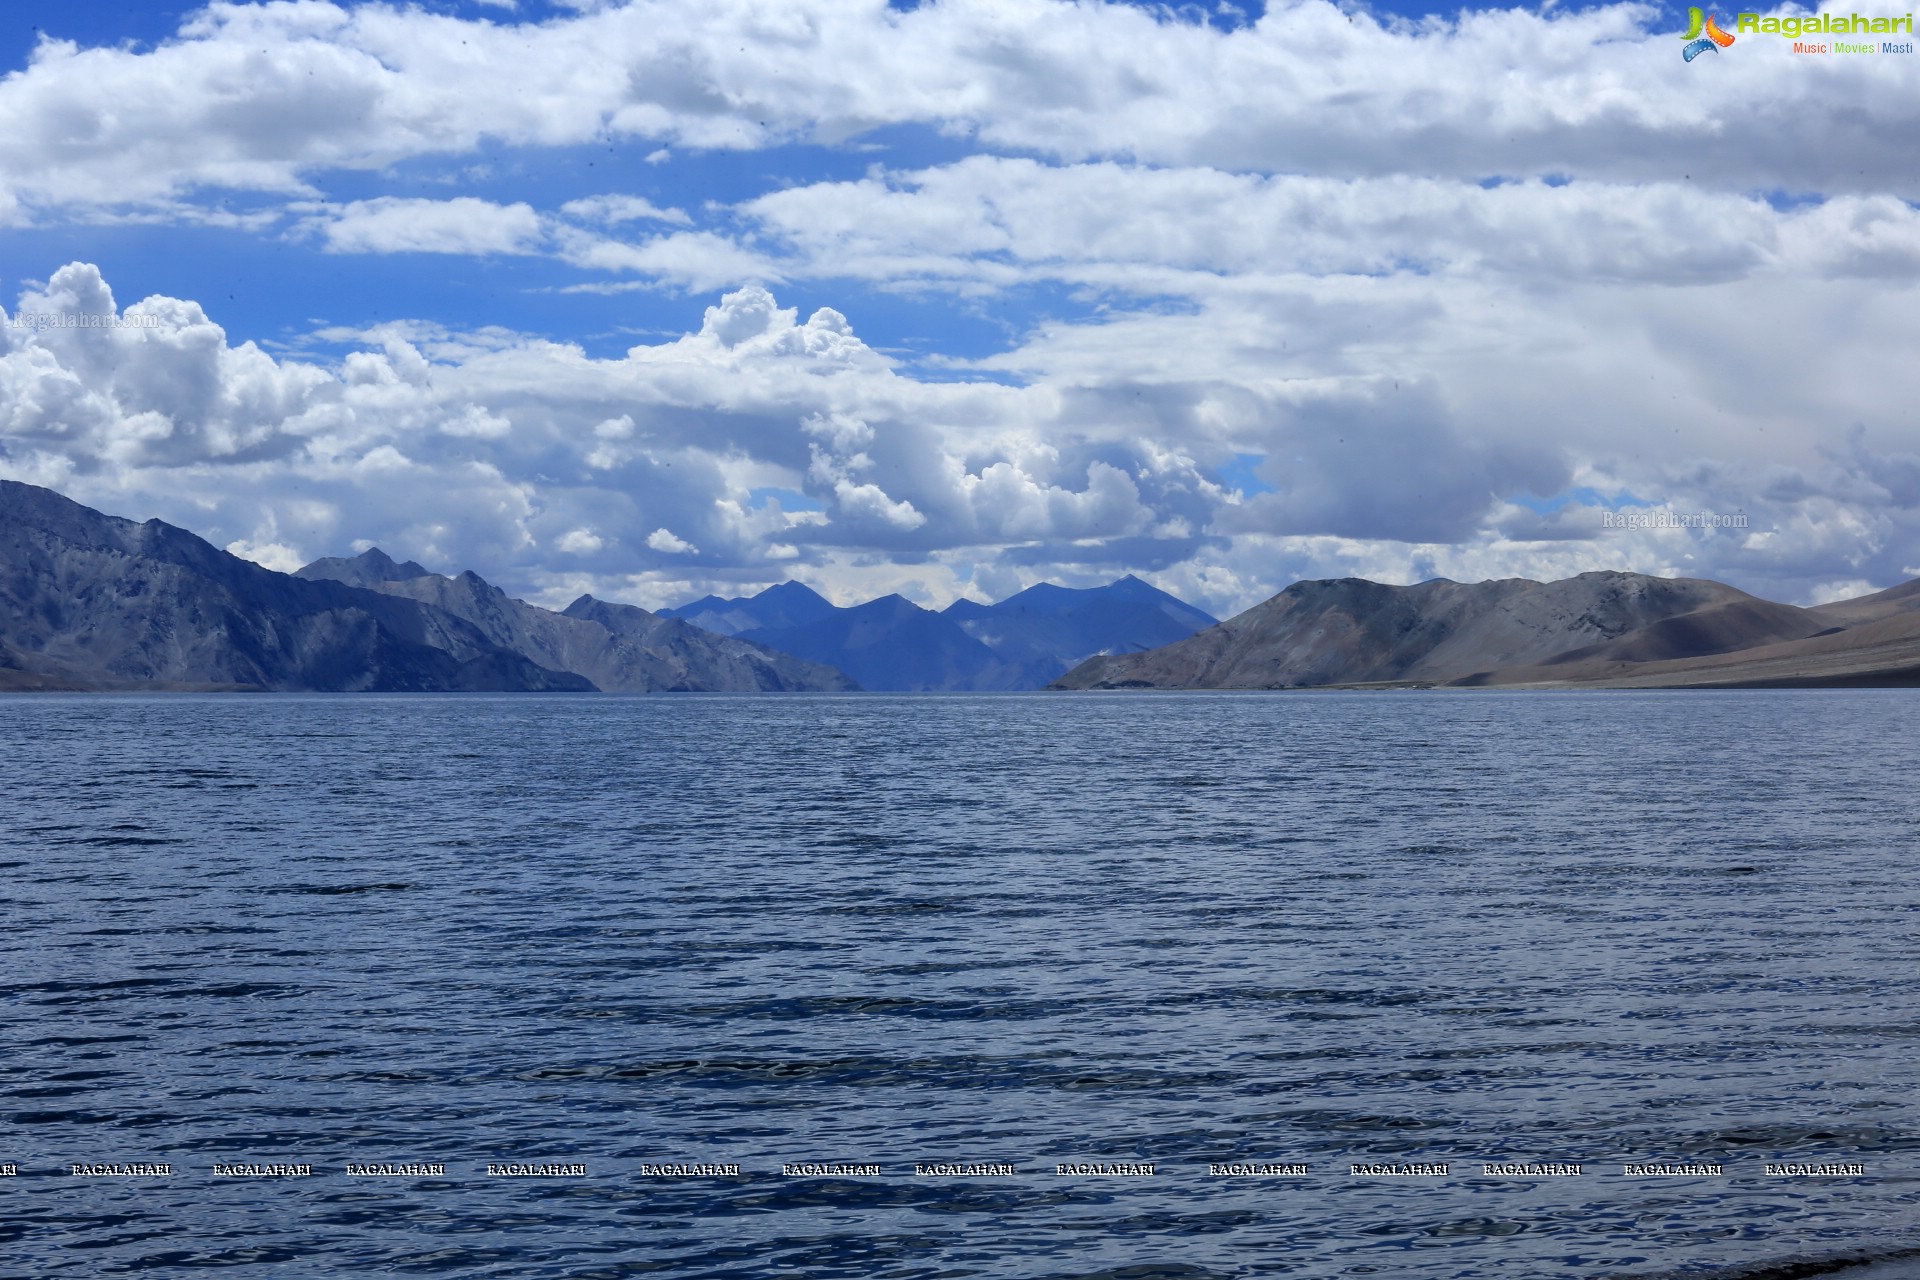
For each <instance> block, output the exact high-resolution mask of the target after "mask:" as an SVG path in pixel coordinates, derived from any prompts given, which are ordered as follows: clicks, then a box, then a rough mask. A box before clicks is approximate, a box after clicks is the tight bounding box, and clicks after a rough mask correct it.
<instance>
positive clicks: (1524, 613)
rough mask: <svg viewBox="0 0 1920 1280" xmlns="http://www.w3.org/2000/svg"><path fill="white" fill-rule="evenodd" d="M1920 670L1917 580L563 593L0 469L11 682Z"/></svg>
mask: <svg viewBox="0 0 1920 1280" xmlns="http://www.w3.org/2000/svg"><path fill="white" fill-rule="evenodd" d="M1049 682H1051V686H1050V687H1053V688H1060V689H1115V688H1199V689H1279V688H1315V687H1329V686H1372V687H1381V686H1386V687H1406V686H1452V687H1487V686H1497V687H1587V688H1689V687H1767V686H1819V685H1841V686H1843V685H1876V686H1877V685H1920V579H1916V580H1914V581H1912V582H1908V583H1905V584H1903V585H1901V586H1897V587H1894V588H1891V589H1889V590H1886V591H1881V592H1877V593H1875V594H1872V595H1867V596H1861V597H1858V598H1856V599H1851V600H1842V601H1838V602H1835V603H1832V604H1825V605H1819V606H1816V607H1812V608H1801V607H1798V606H1794V605H1785V604H1778V603H1775V602H1773V601H1769V600H1763V599H1761V598H1759V597H1757V596H1753V595H1749V594H1747V593H1746V592H1743V591H1740V590H1737V589H1736V588H1734V587H1730V586H1727V585H1725V584H1723V583H1718V582H1709V581H1705V580H1701V579H1691V578H1655V577H1649V576H1647V575H1644V574H1636V573H1621V572H1597V573H1583V574H1581V575H1579V576H1578V577H1574V578H1567V579H1564V580H1561V581H1557V582H1535V581H1532V580H1530V579H1525V578H1508V579H1500V580H1496V581H1490V582H1479V583H1460V582H1451V581H1448V580H1445V579H1436V580H1434V581H1431V582H1423V583H1419V584H1416V585H1413V586H1389V585H1384V584H1381V583H1377V582H1368V581H1365V580H1363V579H1357V578H1346V579H1340V580H1335V581H1315V582H1298V583H1295V584H1294V585H1292V586H1290V587H1288V588H1287V589H1286V590H1284V591H1282V592H1280V593H1279V594H1278V595H1275V596H1273V597H1272V598H1271V599H1269V600H1266V601H1265V602H1263V603H1261V604H1259V605H1256V606H1254V607H1253V608H1252V609H1249V610H1247V611H1245V612H1243V613H1241V614H1238V615H1236V616H1234V617H1232V618H1229V619H1228V620H1227V621H1225V622H1215V621H1214V620H1213V619H1212V618H1210V617H1208V616H1207V615H1206V614H1204V613H1202V612H1201V611H1200V610H1198V609H1195V608H1193V607H1192V606H1191V605H1188V604H1186V603H1184V602H1182V601H1180V600H1178V599H1176V598H1175V597H1173V596H1170V595H1168V594H1167V593H1165V592H1163V591H1160V590H1158V589H1157V588H1155V587H1152V586H1150V585H1148V584H1147V583H1145V582H1142V581H1140V580H1139V579H1138V578H1133V577H1126V578H1122V579H1120V580H1118V581H1117V582H1113V583H1110V584H1108V585H1106V586H1104V587H1094V588H1085V589H1071V588H1066V587H1058V586H1053V585H1050V584H1042V585H1040V586H1036V587H1030V588H1028V589H1027V590H1025V591H1022V592H1020V593H1019V594H1017V595H1015V596H1012V597H1009V598H1008V599H1006V600H1002V601H1000V602H999V603H997V604H980V603H978V602H975V601H968V600H962V601H959V602H957V603H955V604H953V605H951V606H949V607H948V608H946V609H944V610H941V611H938V612H936V611H933V610H929V609H923V608H921V607H919V606H918V605H915V604H913V603H911V602H910V601H907V600H904V599H902V598H901V597H899V596H897V595H895V596H886V597H882V598H881V599H878V600H871V601H868V602H867V603H865V604H861V605H855V606H852V607H848V608H841V607H837V606H835V605H833V604H832V603H831V602H829V601H827V600H826V599H824V598H822V597H821V596H820V595H818V594H817V593H815V592H813V591H812V590H810V589H809V588H807V587H805V586H802V585H801V584H799V583H793V582H788V583H782V584H781V585H779V586H776V587H770V588H768V589H767V590H765V591H762V592H760V593H759V594H758V595H754V596H750V597H742V598H738V599H730V600H724V599H720V598H718V597H713V596H709V597H707V598H706V599H704V600H699V601H695V602H694V603H692V604H689V605H684V606H681V607H680V608H678V609H673V610H665V611H662V612H660V613H650V612H648V611H647V610H645V609H640V608H636V607H634V606H632V605H624V604H612V603H608V602H606V601H601V600H596V599H594V598H593V597H592V596H582V597H580V598H579V599H578V600H575V601H574V602H573V603H572V604H571V605H569V606H568V607H567V608H566V609H565V610H564V611H561V612H554V611H552V610H548V609H542V608H538V607H536V606H534V605H531V604H528V603H526V602H525V601H522V600H517V599H514V598H512V597H510V596H508V595H507V594H506V593H505V592H504V591H502V590H500V589H499V588H498V587H495V586H493V585H491V584H490V583H488V582H487V581H486V580H484V579H483V578H480V577H479V576H477V575H476V574H473V573H471V572H467V573H461V574H458V575H455V576H451V577H449V576H443V575H441V574H437V573H433V572H431V571H430V570H428V569H426V568H424V567H422V566H421V565H419V564H415V563H413V562H410V561H409V562H406V563H398V562H396V561H394V560H393V559H392V558H391V557H389V556H387V555H385V554H384V553H382V552H381V551H379V550H378V549H377V548H375V549H370V550H368V551H366V552H364V553H362V554H361V555H358V556H355V557H352V558H340V559H327V560H318V561H315V562H314V563H312V564H310V565H308V566H306V567H305V568H304V569H301V570H300V571H299V572H298V573H296V574H285V573H277V572H274V571H272V570H270V569H266V568H263V567H261V566H260V565H257V564H254V563H253V562H251V561H248V560H243V559H240V558H239V557H237V556H233V555H230V554H228V553H226V552H224V551H221V550H219V549H218V548H216V547H214V546H212V545H211V544H209V543H207V542H205V541H203V540H202V539H200V538H198V537H196V536H194V535H193V534H191V533H188V532H187V531H185V530H183V529H178V528H175V527H173V526H171V525H168V524H164V523H162V522H160V521H158V520H149V521H147V522H145V523H144V524H137V523H135V522H133V521H131V520H124V519H120V518H118V517H114V516H107V515H103V514H101V513H100V512H97V511H94V510H91V509H90V508H87V507H84V506H82V505H80V504H79V503H76V502H73V501H71V500H69V499H67V498H64V497H62V496H61V495H59V494H57V493H55V492H53V491H52V490H48V489H41V488H36V487H34V486H31V485H25V484H18V483H14V482H11V481H0V691H6V690H29V689H223V690H225V689H233V690H239V689H252V690H328V691H359V690H392V691H408V690H413V691H449V690H466V691H479V690H502V691H506V690H543V691H579V692H588V691H592V690H596V689H598V690H608V691H631V692H651V691H665V690H686V691H698V690H709V691H771V690H793V691H807V690H849V689H853V688H856V687H865V688H868V689H876V690H878V689H902V690H931V689H955V690H1004V689H1031V688H1038V687H1042V686H1045V685H1048V684H1049Z"/></svg>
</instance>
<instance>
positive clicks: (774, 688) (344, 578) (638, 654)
mask: <svg viewBox="0 0 1920 1280" xmlns="http://www.w3.org/2000/svg"><path fill="white" fill-rule="evenodd" d="M295 576H296V577H299V578H303V579H308V580H320V579H330V580H334V581H340V582H346V583H351V584H354V585H356V586H361V587H364V588H366V589H368V590H372V591H378V592H380V593H382V594H384V595H388V596H394V597H399V598H403V599H407V600H413V601H416V602H418V603H420V604H423V605H429V606H431V607H433V608H434V609H436V610H439V611H441V612H444V613H448V614H451V615H453V616H454V617H456V618H459V619H461V620H463V621H465V622H467V623H468V624H470V625H472V626H473V627H474V628H476V629H477V630H478V631H479V633H480V634H481V635H483V636H485V637H486V638H487V639H488V641H490V642H491V643H493V644H495V645H498V646H499V647H501V648H503V649H507V650H510V651H512V652H515V653H520V654H524V655H526V656H527V657H528V658H529V659H531V660H533V661H535V662H538V663H540V664H542V665H543V666H547V667H551V668H553V669H554V670H556V671H569V672H572V673H574V674H575V675H578V676H581V677H583V678H585V679H587V680H590V681H592V682H593V684H594V686H595V687H596V688H598V689H601V690H603V691H605V692H608V693H659V692H678V693H684V692H708V693H715V692H791V691H800V690H845V689H852V688H855V687H856V686H855V685H854V683H853V682H852V681H851V680H849V679H847V677H846V676H844V675H842V674H841V673H840V672H838V671H836V670H834V669H833V668H831V667H826V666H821V665H819V664H816V663H811V662H807V661H804V660H802V659H799V658H795V657H792V656H790V655H788V654H785V653H779V652H775V651H773V650H770V649H767V648H764V647H762V646H760V645H756V644H753V643H751V642H749V641H746V640H739V639H735V638H733V637H729V636H717V635H714V634H713V633H711V632H708V631H703V630H701V629H700V628H698V627H695V626H693V625H691V624H690V623H687V622H683V621H681V620H680V619H678V618H663V617H659V616H657V615H655V614H651V613H648V612H647V611H646V610H645V609H641V608H637V607H635V606H633V605H612V604H607V603H605V602H604V601H600V600H596V599H594V598H593V597H592V596H581V597H580V598H579V599H578V600H576V601H574V602H573V603H572V604H571V605H569V606H568V607H567V609H566V611H565V612H564V613H555V612H553V611H552V610H550V609H542V608H539V607H537V606H535V605H530V604H528V603H526V602H525V601H524V600H516V599H514V598H513V597H511V596H509V595H508V594H507V593H506V592H504V591H502V590H501V589H500V588H498V587H496V586H494V585H493V584H491V583H489V582H488V581H487V580H486V579H484V578H482V577H480V576H479V575H478V574H476V573H473V572H472V571H468V572H465V573H462V574H460V575H458V576H457V577H451V578H449V577H444V576H442V575H440V574H437V573H432V572H430V571H428V570H426V569H423V568H421V567H420V566H419V565H417V564H414V563H413V562H412V561H408V562H407V563H406V564H396V563H394V561H393V559H392V558H391V557H389V556H388V555H386V554H385V553H384V552H382V551H381V550H380V549H379V548H378V547H375V548H373V549H371V550H369V551H367V552H365V553H364V554H362V555H359V556H356V557H354V558H353V559H351V560H343V559H328V560H316V561H314V562H313V563H312V564H310V565H308V566H306V568H304V569H301V570H300V571H299V572H298V573H297V574H296V575H295Z"/></svg>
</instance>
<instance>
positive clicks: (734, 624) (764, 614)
mask: <svg viewBox="0 0 1920 1280" xmlns="http://www.w3.org/2000/svg"><path fill="white" fill-rule="evenodd" d="M657 612H658V613H659V615H660V616H661V617H663V618H683V619H685V620H686V621H688V622H691V623H692V624H693V625H694V626H696V627H699V628H700V629H701V630H703V631H716V632H718V633H719V634H721V635H723V636H737V635H739V634H740V633H741V632H743V631H753V630H756V629H758V628H762V627H774V628H784V627H797V626H800V625H802V624H804V623H808V622H818V621H820V620H821V619H822V618H827V617H831V616H832V615H833V612H834V607H833V604H832V603H831V602H830V601H828V599H827V598H826V597H825V596H823V595H821V594H820V593H819V592H818V591H815V590H814V589H813V588H812V587H809V586H805V585H803V584H801V583H798V582H783V583H781V584H780V585H779V586H777V587H768V588H767V589H766V590H765V591H762V592H761V593H760V594H759V595H757V596H736V597H734V598H733V599H731V600H722V599H721V598H720V597H719V596H706V597H704V598H702V599H699V600H695V601H694V602H693V603H692V604H683V605H681V606H679V607H678V608H675V609H661V610H658V611H657Z"/></svg>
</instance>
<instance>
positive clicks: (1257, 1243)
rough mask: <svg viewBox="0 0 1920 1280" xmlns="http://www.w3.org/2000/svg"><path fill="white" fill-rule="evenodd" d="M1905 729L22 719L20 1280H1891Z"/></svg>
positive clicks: (1797, 718) (1884, 709)
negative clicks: (1788, 1266) (1866, 1264)
mask: <svg viewBox="0 0 1920 1280" xmlns="http://www.w3.org/2000/svg"><path fill="white" fill-rule="evenodd" d="M1917 709H1920V703H1916V701H1915V699H1914V697H1913V696H1912V695H1910V694H1902V693H1899V692H1843V693H1842V692H1836V693H1727V694H1713V693H1689V694H1631V693H1607V694H1569V695H1542V694H1500V693H1475V694H1446V693H1404V694H1401V693H1393V694H1383V693H1328V694H1284V695H1271V694H1267V695H1257V694H1256V695H1225V694H1223V695H1210V694H1196V695H1155V694H1139V695H1131V694H1114V695H1045V694H1041V695H1011V696H981V695H975V696H944V697H943V696H899V697H894V696H881V695H849V696H759V697H717V696H716V697H706V696H698V697H672V696H668V697H659V696H656V697H647V698H619V697H592V696H573V697H535V696H513V697H498V698H495V697H479V696H467V697H398V696H394V697H387V696H358V697H318V696H316V697H241V696H230V697H185V696H179V697H150V698H118V697H97V696H96V697H14V698H11V699H7V700H5V701H0V872H3V873H4V877H5V879H4V885H5V894H4V902H3V903H0V1051H3V1053H4V1056H3V1057H0V1163H3V1164H8V1165H12V1166H14V1168H15V1173H14V1174H13V1176H0V1197H4V1201H3V1203H4V1213H3V1214H0V1260H4V1266H0V1274H4V1275H7V1276H12V1275H42V1274H47V1275H51V1274H55V1273H60V1274H90V1275H115V1274H123V1273H127V1272H148V1273H158V1274H186V1273H189V1272H193V1271H197V1270H199V1269H201V1268H206V1267H219V1268H223V1269H224V1270H225V1272H226V1274H229V1275H255V1274H257V1275H262V1276H269V1275H270V1276H335V1275H337V1276H364V1275H373V1274H396V1275H458V1276H516V1277H519V1276H566V1277H601V1276H607V1277H612V1276H649V1277H723V1276H724V1277H734V1276H762V1275H765V1276H781V1275H793V1276H822V1277H826V1276H848V1277H854V1276H857V1277H862V1278H863V1280H864V1278H866V1277H901V1278H907V1277H927V1278H929V1280H931V1278H932V1277H963V1276H990V1277H1009V1278H1012V1277H1021V1278H1026V1277H1110V1278H1113V1280H1121V1278H1127V1280H1149V1278H1153V1277H1169V1278H1175V1277H1188V1278H1193V1280H1200V1278H1204V1277H1240V1276H1274V1275H1297V1276H1303V1277H1344V1276H1372V1277H1423V1278H1424V1277H1475V1276H1498V1277H1515V1278H1516V1280H1517V1278H1521V1277H1529V1278H1530V1277H1544V1276H1581V1277H1589V1276H1592V1277H1597V1276H1605V1275H1614V1274H1632V1275H1646V1274H1652V1273H1656V1272H1666V1271H1674V1270H1679V1271H1683V1272H1686V1271H1691V1270H1695V1269H1697V1270H1702V1271H1706V1270H1710V1269H1715V1268H1756V1267H1760V1266H1763V1265H1768V1264H1773V1263H1775V1262H1777V1261H1779V1260H1781V1259H1786V1258H1793V1257H1802V1256H1813V1257H1833V1256H1838V1255H1840V1254H1842V1253H1849V1254H1857V1255H1861V1256H1868V1255H1888V1256H1891V1255H1897V1254H1898V1253H1899V1251H1901V1250H1903V1249H1908V1248H1911V1247H1913V1246H1914V1245H1915V1244H1916V1243H1920V1090H1916V1088H1915V1085H1916V1077H1917V1075H1920V885H1917V884H1916V876H1915V871H1916V867H1917V866H1920V856H1917V855H1920V728H1916V723H1917V721H1916V715H1915V712H1916V710H1917ZM935 1162H942V1163H946V1162H956V1163H978V1164H983V1165H1012V1166H1014V1169H1015V1173H1014V1176H1011V1177H1005V1176H975V1177H963V1176H952V1175H950V1174H947V1173H932V1174H925V1173H916V1172H915V1169H916V1165H927V1164H932V1163H935ZM1488 1163H1502V1164H1509V1163H1510V1164H1518V1165H1545V1164H1559V1165H1568V1164H1577V1165H1578V1166H1579V1167H1580V1170H1581V1172H1580V1173H1579V1174H1578V1175H1577V1176H1547V1175H1545V1174H1544V1173H1542V1172H1541V1171H1539V1170H1537V1169H1536V1170H1533V1171H1532V1172H1523V1173H1518V1174H1512V1173H1510V1174H1502V1175H1495V1176H1488V1175H1487V1174H1485V1173H1484V1172H1483V1169H1484V1166H1485V1165H1486V1164H1488ZM1778 1163H1792V1164H1797V1165H1816V1166H1818V1165H1828V1166H1833V1165H1842V1166H1846V1165H1859V1166H1863V1168H1864V1172H1863V1173H1860V1174H1842V1175H1834V1176H1813V1177H1805V1176H1773V1175H1770V1174H1769V1173H1768V1172H1767V1166H1768V1165H1769V1164H1778ZM158 1164H164V1165H167V1166H169V1167H170V1169H171V1176H165V1177H160V1176H122V1175H124V1174H125V1173H126V1172H128V1170H129V1169H131V1170H133V1171H135V1172H138V1171H139V1170H140V1169H141V1168H142V1167H143V1166H150V1165H158ZM236 1164H237V1165H240V1166H243V1167H244V1166H254V1167H256V1168H258V1167H261V1166H272V1165H306V1166H310V1167H311V1169H312V1173H311V1175H310V1176H306V1177H257V1176H226V1175H217V1174H216V1166H223V1167H224V1166H228V1165H236ZM489 1164H493V1165H506V1164H514V1165H532V1166H535V1167H542V1166H555V1165H558V1166H562V1167H564V1166H568V1165H584V1166H585V1168H586V1171H587V1172H586V1174H585V1175H584V1176H489V1173H488V1165H489ZM1233 1164H1242V1165H1244V1164H1277V1165H1294V1164H1304V1165H1306V1166H1307V1167H1308V1172H1307V1173H1306V1174H1305V1175H1274V1176H1231V1175H1222V1174H1216V1173H1214V1172H1211V1171H1210V1170H1211V1167H1212V1166H1216V1165H1233ZM1356 1164H1358V1165H1368V1166H1382V1167H1387V1168H1392V1169H1398V1170H1402V1171H1406V1170H1420V1169H1422V1168H1423V1167H1426V1166H1437V1165H1442V1164H1444V1165H1445V1166H1446V1167H1447V1173H1446V1174H1445V1175H1444V1176H1408V1175H1406V1174H1405V1173H1404V1172H1403V1173H1401V1174H1380V1175H1366V1176H1356V1175H1355V1174H1354V1173H1353V1172H1352V1168H1353V1166H1355V1165H1356ZM1630 1164H1633V1165H1655V1166H1662V1167H1702V1166H1717V1167H1718V1169H1719V1173H1718V1174H1717V1175H1702V1176H1692V1175H1683V1176H1673V1175H1655V1174H1648V1175H1633V1176H1629V1175H1628V1174H1626V1173H1625V1172H1624V1171H1623V1170H1624V1167H1625V1166H1627V1165H1630ZM75 1165H83V1166H94V1167H96V1170H97V1171H98V1172H97V1176H95V1175H93V1174H87V1175H76V1174H74V1173H72V1172H71V1169H72V1167H73V1166H75ZM350 1165H351V1166H354V1167H355V1168H362V1167H367V1166H371V1167H372V1168H373V1169H375V1170H376V1172H375V1173H374V1174H372V1175H370V1176H349V1174H348V1172H347V1170H348V1167H349V1166H350ZM431 1165H438V1166H442V1168H441V1169H440V1170H439V1171H437V1172H434V1171H430V1172H427V1173H424V1174H422V1173H419V1172H417V1168H418V1167H419V1166H431ZM703 1165H704V1166H721V1167H724V1166H728V1165H738V1166H739V1167H740V1173H739V1174H738V1176H731V1175H724V1176H691V1177H685V1176H681V1177H675V1176H660V1175H661V1170H660V1168H659V1166H703ZM789 1165H792V1166H801V1165H808V1166H822V1165H824V1166H829V1172H827V1173H825V1174H819V1175H813V1174H790V1173H787V1172H783V1168H784V1167H785V1166H789ZM1063 1165H1065V1166H1070V1167H1081V1166H1086V1167H1095V1168H1109V1169H1124V1168H1129V1167H1132V1168H1136V1169H1137V1167H1138V1166H1142V1165H1151V1166H1152V1168H1153V1172H1152V1173H1151V1174H1150V1175H1145V1174H1139V1173H1134V1174H1129V1175H1116V1176H1100V1175H1097V1174H1092V1173H1066V1174H1063V1173H1060V1172H1058V1169H1059V1167H1060V1166H1063ZM832 1166H852V1167H853V1168H854V1169H863V1168H866V1167H870V1166H878V1168H879V1172H878V1173H877V1174H866V1173H856V1172H849V1171H846V1170H841V1171H838V1172H834V1171H832V1169H831V1167H832ZM383 1169H384V1170H387V1172H379V1171H380V1170H383ZM410 1169H413V1170H416V1171H409V1170H410Z"/></svg>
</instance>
